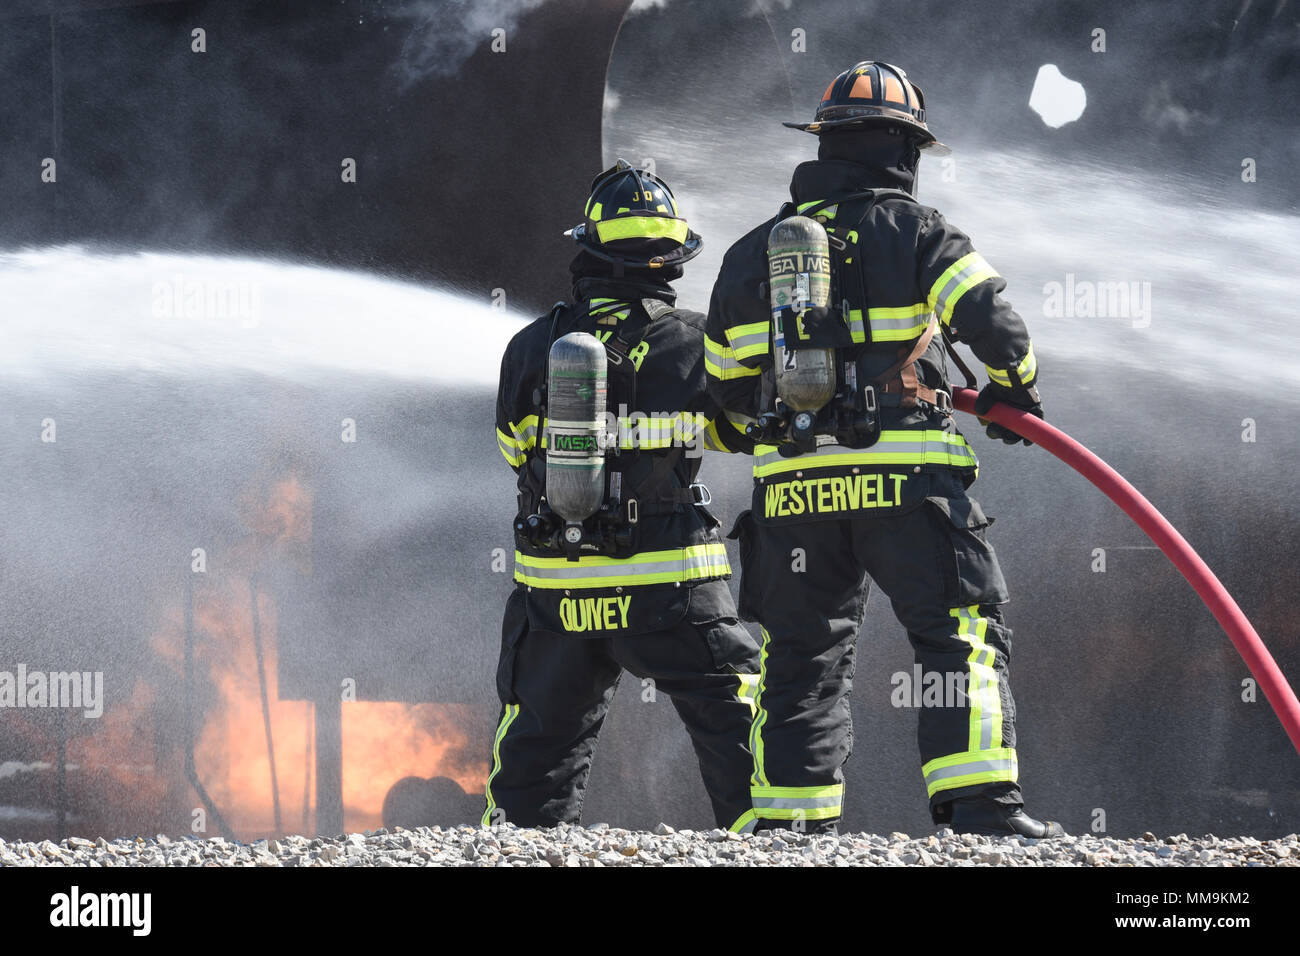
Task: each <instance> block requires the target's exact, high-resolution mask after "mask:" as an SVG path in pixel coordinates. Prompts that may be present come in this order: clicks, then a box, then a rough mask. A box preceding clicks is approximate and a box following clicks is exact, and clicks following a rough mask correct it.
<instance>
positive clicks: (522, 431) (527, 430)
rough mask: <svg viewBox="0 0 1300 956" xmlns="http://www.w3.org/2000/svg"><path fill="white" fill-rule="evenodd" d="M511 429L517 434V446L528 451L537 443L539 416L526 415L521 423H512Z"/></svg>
mask: <svg viewBox="0 0 1300 956" xmlns="http://www.w3.org/2000/svg"><path fill="white" fill-rule="evenodd" d="M510 430H511V431H512V432H514V434H515V448H516V449H517V450H518V451H528V449H530V448H532V447H534V446H535V445H536V444H537V416H536V415H525V416H524V417H523V418H522V419H520V421H519V423H518V424H516V423H515V422H511V423H510Z"/></svg>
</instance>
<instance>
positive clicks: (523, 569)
mask: <svg viewBox="0 0 1300 956" xmlns="http://www.w3.org/2000/svg"><path fill="white" fill-rule="evenodd" d="M730 574H731V565H730V563H728V561H727V549H726V546H724V545H723V544H722V543H721V542H711V543H709V544H697V545H692V546H691V547H689V548H674V549H671V550H668V551H643V552H641V553H639V554H634V555H631V556H630V557H626V558H610V557H606V556H604V555H592V556H590V557H586V556H584V557H581V558H579V559H578V560H577V561H569V560H568V559H567V558H543V557H538V556H536V555H531V554H524V553H522V552H520V551H516V552H515V580H516V581H520V582H522V583H524V584H526V585H528V586H529V587H533V588H543V589H564V588H612V587H617V586H626V585H637V584H670V583H674V582H683V581H703V580H711V579H713V578H723V577H728V576H729V575H730Z"/></svg>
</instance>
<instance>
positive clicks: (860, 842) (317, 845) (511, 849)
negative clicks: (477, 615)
mask: <svg viewBox="0 0 1300 956" xmlns="http://www.w3.org/2000/svg"><path fill="white" fill-rule="evenodd" d="M0 866H91V867H102V866H1300V838H1298V837H1297V836H1296V834H1294V833H1292V834H1290V835H1289V836H1286V837H1282V838H1280V839H1276V840H1257V839H1254V838H1253V837H1216V836H1212V835H1207V836H1203V837H1189V836H1188V835H1187V834H1185V833H1180V834H1178V835H1176V836H1166V837H1160V838H1158V837H1156V836H1155V835H1154V834H1151V833H1147V834H1144V835H1143V836H1142V837H1140V838H1138V839H1117V838H1113V837H1106V836H1070V837H1066V838H1065V839H1057V840H1027V839H1025V838H1023V837H996V838H994V837H984V836H972V835H969V834H964V835H960V836H958V835H956V834H953V833H952V831H951V830H946V829H945V830H940V831H938V833H937V834H935V835H927V836H923V837H916V838H912V837H909V836H908V835H907V834H904V833H891V834H889V835H888V836H880V835H877V834H871V833H844V834H840V835H839V836H814V835H805V834H798V833H791V832H782V833H775V834H773V833H765V834H754V835H748V834H747V835H738V834H735V833H727V832H725V831H723V830H699V831H692V830H674V829H673V828H672V827H670V826H667V825H665V824H660V825H659V826H658V827H656V828H655V830H654V831H653V832H647V831H642V830H620V829H615V828H612V827H610V826H608V825H606V824H596V825H594V826H591V827H581V826H561V827H556V828H554V829H546V830H533V829H521V828H518V827H515V826H512V825H509V824H506V825H503V826H498V827H492V828H490V829H489V828H485V827H477V826H460V827H448V828H441V827H423V828H419V829H412V830H407V829H403V828H401V827H397V828H394V829H392V830H385V829H381V830H374V831H366V832H365V833H349V834H347V835H344V836H339V837H334V838H326V837H304V836H284V837H279V838H277V839H272V840H258V841H257V842H255V843H232V842H229V841H227V840H224V839H222V838H220V837H213V838H209V839H202V840H199V839H191V838H185V839H176V838H168V837H166V836H161V835H160V836H158V837H156V838H154V839H144V838H141V837H135V838H132V839H118V840H105V839H102V838H101V839H97V840H86V839H81V838H78V837H73V838H71V839H68V840H64V841H62V842H60V843H52V842H50V841H49V840H45V841H42V842H40V843H22V842H18V843H7V842H5V841H4V840H3V839H0Z"/></svg>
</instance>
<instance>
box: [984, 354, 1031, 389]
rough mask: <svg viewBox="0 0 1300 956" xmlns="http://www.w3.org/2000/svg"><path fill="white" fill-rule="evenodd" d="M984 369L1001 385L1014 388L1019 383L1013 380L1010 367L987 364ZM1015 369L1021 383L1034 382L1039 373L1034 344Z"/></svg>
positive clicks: (1028, 383) (1029, 383)
mask: <svg viewBox="0 0 1300 956" xmlns="http://www.w3.org/2000/svg"><path fill="white" fill-rule="evenodd" d="M984 370H985V371H987V372H988V373H989V378H990V379H992V380H993V381H995V382H997V383H998V384H999V385H1005V386H1006V387H1007V388H1014V387H1015V386H1016V384H1017V383H1016V382H1013V381H1012V380H1011V372H1010V370H1009V369H1004V368H994V367H993V366H992V365H985V366H984ZM1015 370H1016V377H1017V378H1018V379H1019V384H1020V385H1032V384H1033V382H1034V379H1035V378H1036V377H1037V375H1038V359H1037V358H1035V357H1034V347H1033V345H1032V344H1031V345H1030V346H1029V351H1028V352H1026V353H1025V357H1024V358H1022V359H1021V360H1020V361H1019V362H1017V363H1016V365H1015Z"/></svg>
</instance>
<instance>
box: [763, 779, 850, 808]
mask: <svg viewBox="0 0 1300 956" xmlns="http://www.w3.org/2000/svg"><path fill="white" fill-rule="evenodd" d="M749 796H750V799H752V800H753V801H754V809H756V810H767V809H794V808H796V807H803V808H804V809H809V810H811V809H814V808H818V807H838V806H841V805H842V804H843V803H844V784H842V783H834V784H831V785H830V786H825V787H772V786H751V787H750V788H749Z"/></svg>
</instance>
